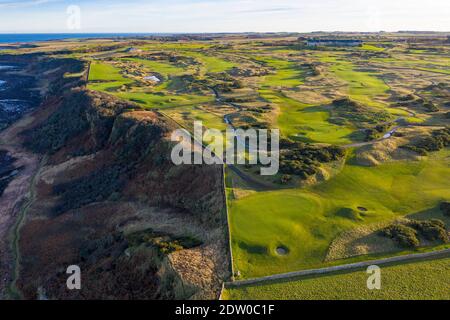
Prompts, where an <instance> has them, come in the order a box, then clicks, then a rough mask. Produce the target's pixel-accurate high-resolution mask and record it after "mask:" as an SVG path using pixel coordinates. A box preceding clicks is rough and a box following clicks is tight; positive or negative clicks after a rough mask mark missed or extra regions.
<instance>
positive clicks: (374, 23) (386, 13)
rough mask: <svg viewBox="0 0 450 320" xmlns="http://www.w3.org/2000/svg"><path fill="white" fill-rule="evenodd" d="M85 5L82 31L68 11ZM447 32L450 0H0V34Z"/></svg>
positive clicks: (449, 27)
mask: <svg viewBox="0 0 450 320" xmlns="http://www.w3.org/2000/svg"><path fill="white" fill-rule="evenodd" d="M70 5H78V6H79V7H80V8H81V29H80V30H69V29H68V28H67V18H68V14H67V8H68V6H70ZM319 30H323V31H380V30H385V31H397V30H435V31H450V0H428V1H424V0H314V1H312V0H308V1H306V0H147V1H144V0H128V1H117V0H98V1H86V0H83V1H76V0H73V1H67V0H22V1H13V0H0V32H1V33H8V32H62V33H65V32H70V31H72V32H80V33H83V32H181V33H183V32H248V31H254V32H267V31H275V32H279V31H298V32H309V31H319Z"/></svg>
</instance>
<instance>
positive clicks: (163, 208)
mask: <svg viewBox="0 0 450 320" xmlns="http://www.w3.org/2000/svg"><path fill="white" fill-rule="evenodd" d="M52 87H54V88H55V89H54V90H55V91H54V93H49V94H48V95H47V97H46V100H45V102H44V103H43V104H42V106H41V107H40V108H39V109H38V110H37V111H36V112H34V113H33V114H31V115H29V118H28V119H24V120H23V121H21V123H18V124H17V125H16V127H14V126H13V127H11V128H10V129H9V130H8V132H7V134H9V135H11V134H13V135H14V136H15V137H18V138H17V139H18V141H19V142H20V144H21V145H23V146H25V147H26V150H29V152H30V154H32V155H33V156H35V157H36V158H37V159H39V164H36V166H35V167H36V168H35V170H34V174H35V176H34V178H33V179H30V183H29V184H30V188H29V190H28V201H27V206H26V208H24V210H25V211H24V212H23V213H24V221H23V223H22V225H21V226H20V228H19V230H18V235H19V237H18V238H17V243H18V248H17V249H18V252H19V254H20V259H19V260H18V261H20V266H19V271H20V272H19V273H18V277H17V279H16V280H17V283H16V286H15V287H16V289H17V290H18V293H20V294H22V295H23V297H24V298H27V299H36V298H48V299H189V298H191V299H196V298H204V299H217V298H218V297H219V294H220V291H221V285H222V281H223V280H226V278H227V277H228V276H229V275H228V270H229V266H228V258H227V257H228V252H227V237H226V234H227V232H226V215H225V210H224V207H225V204H224V196H223V180H222V179H223V177H222V168H221V166H179V167H177V166H175V165H173V164H172V161H171V160H170V152H171V148H172V146H173V144H172V142H171V141H170V139H169V137H170V134H171V132H172V131H173V130H174V129H176V126H175V125H174V124H173V123H171V122H170V120H168V119H165V118H164V117H163V116H161V115H160V114H158V113H155V112H151V111H145V110H141V109H140V108H139V107H137V106H135V105H133V104H130V103H127V102H123V101H119V100H117V99H115V98H113V97H110V96H108V95H105V94H100V93H97V92H91V91H88V90H86V89H84V88H83V87H77V88H74V87H75V86H74V85H72V86H67V85H64V88H63V90H57V86H56V87H55V86H52ZM25 120H27V121H25ZM16 142H17V141H16ZM70 265H78V266H79V267H80V268H81V273H82V288H81V290H74V291H70V290H68V289H67V287H66V280H67V278H68V276H69V275H67V274H66V270H67V267H69V266H70Z"/></svg>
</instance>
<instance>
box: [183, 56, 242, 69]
mask: <svg viewBox="0 0 450 320" xmlns="http://www.w3.org/2000/svg"><path fill="white" fill-rule="evenodd" d="M182 54H183V55H185V56H189V57H193V58H195V59H197V60H198V61H199V62H200V63H201V64H202V65H203V68H204V72H205V73H219V72H225V71H227V70H230V69H231V68H233V67H235V66H236V65H235V64H234V63H233V62H230V61H227V60H224V59H222V58H218V57H215V56H210V55H206V54H203V53H199V52H194V51H185V52H183V53H182Z"/></svg>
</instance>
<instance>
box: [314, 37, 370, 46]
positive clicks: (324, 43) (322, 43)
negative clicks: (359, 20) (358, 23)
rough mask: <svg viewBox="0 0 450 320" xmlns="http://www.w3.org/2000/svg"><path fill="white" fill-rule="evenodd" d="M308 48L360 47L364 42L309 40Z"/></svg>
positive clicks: (353, 40) (352, 40) (351, 40)
mask: <svg viewBox="0 0 450 320" xmlns="http://www.w3.org/2000/svg"><path fill="white" fill-rule="evenodd" d="M306 44H307V45H308V47H322V46H327V47H360V46H362V44H363V42H362V40H356V39H307V40H306Z"/></svg>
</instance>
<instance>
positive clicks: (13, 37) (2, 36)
mask: <svg viewBox="0 0 450 320" xmlns="http://www.w3.org/2000/svg"><path fill="white" fill-rule="evenodd" d="M172 35H173V34H165V33H10V34H7V33H0V43H3V44H6V43H33V42H39V41H52V40H68V39H91V38H106V39H111V38H139V37H145V36H172Z"/></svg>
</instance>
